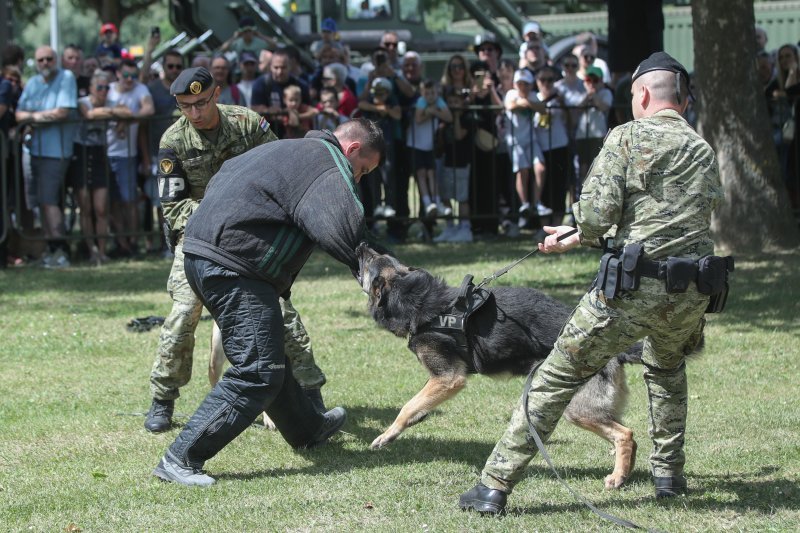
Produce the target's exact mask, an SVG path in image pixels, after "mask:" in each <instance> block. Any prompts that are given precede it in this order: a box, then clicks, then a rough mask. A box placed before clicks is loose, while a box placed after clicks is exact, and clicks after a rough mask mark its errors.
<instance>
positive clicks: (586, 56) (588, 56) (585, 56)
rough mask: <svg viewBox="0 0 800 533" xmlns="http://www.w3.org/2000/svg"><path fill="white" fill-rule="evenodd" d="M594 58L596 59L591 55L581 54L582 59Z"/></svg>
mask: <svg viewBox="0 0 800 533" xmlns="http://www.w3.org/2000/svg"><path fill="white" fill-rule="evenodd" d="M595 57H596V56H593V55H591V54H583V58H584V59H594V58H595Z"/></svg>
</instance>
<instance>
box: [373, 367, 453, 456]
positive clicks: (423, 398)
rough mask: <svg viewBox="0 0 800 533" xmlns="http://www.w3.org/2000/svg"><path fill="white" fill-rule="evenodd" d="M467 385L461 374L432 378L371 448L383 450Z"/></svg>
mask: <svg viewBox="0 0 800 533" xmlns="http://www.w3.org/2000/svg"><path fill="white" fill-rule="evenodd" d="M466 384H467V379H466V377H465V376H463V375H460V374H455V373H454V374H452V375H448V376H438V377H437V376H432V377H431V378H430V379H428V382H427V383H425V386H424V387H422V390H420V391H419V392H418V393H417V394H415V395H414V397H413V398H411V399H410V400H409V401H408V402H407V403H406V404H405V405H404V406H403V408H402V409H401V410H400V413H399V414H398V415H397V418H396V419H395V421H394V422H393V423H392V425H391V426H389V428H388V429H387V430H386V431H384V432H383V433H382V434H381V435H380V436H379V437H378V438H376V439H375V440H374V441H372V444H371V445H370V448H372V449H378V448H382V447H383V446H386V445H387V444H389V443H390V442H392V441H394V440H395V439H396V438H397V437H399V436H400V434H401V433H402V432H403V431H405V429H406V428H408V427H409V426H412V425H414V424H415V423H417V422H419V421H420V420H422V419H423V418H425V416H426V415H427V414H428V413H430V412H431V411H432V410H433V409H435V408H436V407H437V406H439V405H440V404H442V403H443V402H445V401H447V400H449V399H450V398H452V397H453V396H455V395H456V394H458V393H459V391H460V390H461V389H463V388H464V387H465V386H466Z"/></svg>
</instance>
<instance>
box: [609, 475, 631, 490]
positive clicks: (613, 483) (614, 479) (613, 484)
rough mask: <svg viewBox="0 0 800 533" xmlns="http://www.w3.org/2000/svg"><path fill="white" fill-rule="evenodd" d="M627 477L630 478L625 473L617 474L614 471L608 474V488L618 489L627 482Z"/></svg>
mask: <svg viewBox="0 0 800 533" xmlns="http://www.w3.org/2000/svg"><path fill="white" fill-rule="evenodd" d="M627 479H628V478H626V477H625V476H623V475H620V474H616V473H614V472H612V473H610V474H609V475H607V476H606V479H605V486H606V489H608V490H615V489H618V488H620V487H621V486H622V485H624V484H625V481H627Z"/></svg>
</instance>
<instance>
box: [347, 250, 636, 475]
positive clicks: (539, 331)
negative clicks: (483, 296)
mask: <svg viewBox="0 0 800 533" xmlns="http://www.w3.org/2000/svg"><path fill="white" fill-rule="evenodd" d="M358 256H359V277H360V281H361V285H362V289H363V290H364V291H365V292H366V293H367V294H369V304H368V305H369V311H370V314H371V315H372V317H373V319H374V320H375V321H376V322H377V323H378V324H379V325H380V326H382V327H383V328H385V329H387V330H389V331H391V332H392V333H394V334H395V335H397V336H399V337H408V339H409V344H408V346H409V348H410V349H411V350H412V351H413V352H414V353H415V354H416V355H417V358H418V359H419V361H420V362H421V363H422V365H423V366H425V368H426V369H427V370H428V372H429V373H430V379H429V380H428V383H427V384H426V385H425V387H424V388H423V390H422V391H420V393H418V394H417V395H416V396H415V397H414V398H413V399H412V400H410V401H409V402H408V403H407V404H406V405H405V406H404V407H403V409H402V410H401V412H400V414H399V415H398V417H397V419H396V420H395V422H394V423H393V424H392V426H391V427H390V428H388V429H387V430H386V431H385V432H384V433H383V434H382V435H381V436H379V437H378V438H377V439H375V441H374V442H373V443H372V447H373V448H380V447H382V446H385V445H387V444H389V443H390V442H392V441H393V440H394V439H396V438H397V437H398V436H399V435H400V433H402V431H404V430H405V429H406V428H407V427H409V426H411V425H413V424H414V423H417V422H419V421H421V420H422V419H423V418H425V416H426V415H427V414H428V413H429V412H430V410H431V409H432V408H434V407H436V406H437V405H439V404H441V403H442V402H444V401H445V400H447V399H449V398H451V397H452V396H454V395H455V394H456V393H458V391H459V390H461V389H462V388H463V387H464V385H465V382H466V376H467V374H469V373H481V374H485V375H490V376H491V375H500V374H509V373H510V374H513V375H526V374H528V373H529V372H530V370H531V368H533V366H534V365H536V364H538V363H539V362H541V361H542V360H543V359H544V358H545V357H547V355H548V354H549V353H550V351H551V350H552V348H553V344H554V343H555V340H556V338H557V337H558V334H559V332H560V331H561V328H562V327H563V325H564V324H565V323H566V321H567V319H568V318H569V314H570V309H569V308H568V307H567V306H566V305H564V304H562V303H560V302H558V301H557V300H554V299H553V298H551V297H549V296H547V295H545V294H543V293H541V292H540V291H538V290H536V289H532V288H522V287H498V288H494V289H492V290H491V291H490V293H491V297H490V298H489V299H488V300H487V302H486V303H485V304H484V305H483V306H482V307H480V308H479V309H478V310H477V311H475V313H474V314H472V316H471V317H470V319H469V321H468V323H467V328H466V334H467V337H468V342H469V344H470V345H471V347H472V350H473V353H472V354H468V355H466V356H465V354H463V353H462V350H460V349H459V346H458V343H457V341H456V339H455V338H454V337H452V336H450V335H448V334H447V333H443V332H441V331H432V330H430V329H427V328H425V327H424V325H425V324H428V323H430V322H431V321H432V320H434V319H436V318H437V317H438V316H439V315H440V314H442V313H444V312H446V311H447V310H448V309H449V308H450V307H451V306H452V305H453V302H454V301H455V300H456V298H457V296H458V289H456V288H453V287H449V286H448V285H447V284H446V283H445V282H444V281H443V280H442V279H440V278H437V277H434V276H432V275H431V274H430V273H428V272H427V271H425V270H422V269H415V268H413V267H407V266H405V265H403V264H402V263H400V262H399V261H398V260H397V259H395V258H394V257H392V256H389V255H381V254H378V253H377V252H375V251H373V250H371V249H370V248H369V247H367V246H365V245H362V246H360V247H359V249H358ZM624 363H641V344H637V345H635V346H634V347H632V348H631V349H630V350H629V351H627V352H625V353H621V354H619V355H617V356H616V357H614V358H611V360H610V361H609V362H608V364H607V365H606V367H605V368H604V369H602V370H601V371H600V372H599V373H598V374H597V375H595V376H594V377H592V378H591V379H590V380H589V381H588V382H587V383H586V384H585V385H583V386H582V387H581V389H580V390H579V391H578V393H577V394H576V395H575V396H574V397H573V400H572V401H571V402H570V405H569V406H568V408H567V410H566V412H565V416H566V418H567V419H568V420H569V421H570V422H572V423H574V424H576V425H578V426H579V427H582V428H584V429H587V430H589V431H592V432H594V433H597V434H598V435H600V436H601V437H603V438H605V439H607V440H609V441H611V442H612V443H614V445H615V448H616V453H617V465H616V467H615V470H614V472H613V473H612V474H611V475H609V476H608V477H607V478H606V486H607V487H609V488H617V487H619V486H621V485H622V484H623V483H624V481H625V479H626V478H627V477H628V475H629V474H630V470H631V469H632V467H633V461H634V459H635V447H636V443H635V441H634V440H633V433H632V432H631V431H630V430H629V429H628V428H626V427H625V426H622V424H621V423H620V416H621V414H622V411H623V410H624V406H625V402H626V399H627V392H628V391H627V387H626V384H625V374H624V370H623V367H622V364H624Z"/></svg>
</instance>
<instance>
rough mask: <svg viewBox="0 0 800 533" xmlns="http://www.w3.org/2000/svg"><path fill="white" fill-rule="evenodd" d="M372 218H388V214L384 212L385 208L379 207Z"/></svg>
mask: <svg viewBox="0 0 800 533" xmlns="http://www.w3.org/2000/svg"><path fill="white" fill-rule="evenodd" d="M372 216H374V217H375V218H381V217H384V216H386V212H385V211H384V208H383V206H382V205H379V206H378V207H376V208H375V211H373V212H372Z"/></svg>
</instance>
